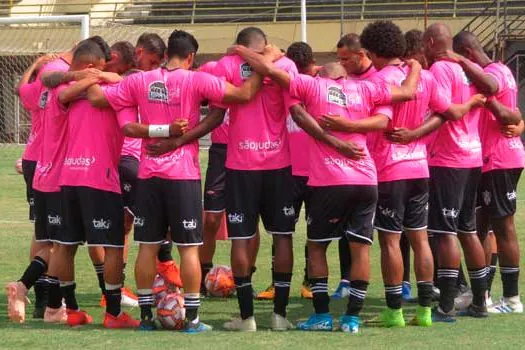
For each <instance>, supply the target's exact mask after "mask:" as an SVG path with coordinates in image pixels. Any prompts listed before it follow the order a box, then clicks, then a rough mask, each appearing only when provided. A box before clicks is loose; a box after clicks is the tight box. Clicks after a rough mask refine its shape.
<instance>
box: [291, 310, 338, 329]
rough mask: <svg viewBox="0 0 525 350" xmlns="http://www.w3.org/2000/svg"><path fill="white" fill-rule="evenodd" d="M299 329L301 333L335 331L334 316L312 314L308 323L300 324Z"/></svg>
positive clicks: (298, 324)
mask: <svg viewBox="0 0 525 350" xmlns="http://www.w3.org/2000/svg"><path fill="white" fill-rule="evenodd" d="M297 329H298V330H300V331H328V332H331V331H332V330H333V329H334V320H333V319H332V315H330V314H329V313H326V314H312V315H311V316H310V317H309V318H308V319H307V320H306V321H302V322H298V323H297Z"/></svg>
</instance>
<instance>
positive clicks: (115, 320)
mask: <svg viewBox="0 0 525 350" xmlns="http://www.w3.org/2000/svg"><path fill="white" fill-rule="evenodd" d="M103 324H104V328H110V329H120V328H138V327H139V325H140V321H138V320H135V319H134V318H133V317H131V316H130V315H128V314H127V313H125V312H121V313H120V315H119V316H118V317H115V316H113V315H110V314H108V313H107V312H106V314H105V316H104V323H103Z"/></svg>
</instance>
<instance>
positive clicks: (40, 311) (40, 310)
mask: <svg viewBox="0 0 525 350" xmlns="http://www.w3.org/2000/svg"><path fill="white" fill-rule="evenodd" d="M45 312H46V307H45V306H44V307H36V306H35V309H34V310H33V318H34V319H36V320H41V319H43V318H44V314H45Z"/></svg>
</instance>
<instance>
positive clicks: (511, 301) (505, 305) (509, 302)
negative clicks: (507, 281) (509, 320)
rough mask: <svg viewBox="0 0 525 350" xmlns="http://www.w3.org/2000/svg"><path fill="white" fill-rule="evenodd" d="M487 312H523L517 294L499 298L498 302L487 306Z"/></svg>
mask: <svg viewBox="0 0 525 350" xmlns="http://www.w3.org/2000/svg"><path fill="white" fill-rule="evenodd" d="M487 309H488V312H489V313H491V314H510V313H514V314H521V313H523V304H522V303H521V301H520V297H519V296H515V297H511V298H505V297H503V298H501V299H500V301H499V302H498V303H495V304H493V305H492V306H491V307H488V308H487Z"/></svg>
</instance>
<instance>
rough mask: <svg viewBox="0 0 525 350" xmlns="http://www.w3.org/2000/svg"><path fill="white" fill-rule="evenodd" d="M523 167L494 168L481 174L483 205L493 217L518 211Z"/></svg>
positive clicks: (500, 216) (480, 193) (496, 217)
mask: <svg viewBox="0 0 525 350" xmlns="http://www.w3.org/2000/svg"><path fill="white" fill-rule="evenodd" d="M522 170H523V169H501V170H492V171H488V172H486V173H483V174H482V175H481V186H480V192H479V195H480V196H481V198H480V200H481V205H482V207H483V208H484V209H485V210H486V212H487V213H488V215H490V217H491V218H495V219H498V218H503V217H505V216H510V215H514V214H515V213H516V198H517V187H518V181H519V179H520V176H521V172H522Z"/></svg>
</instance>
